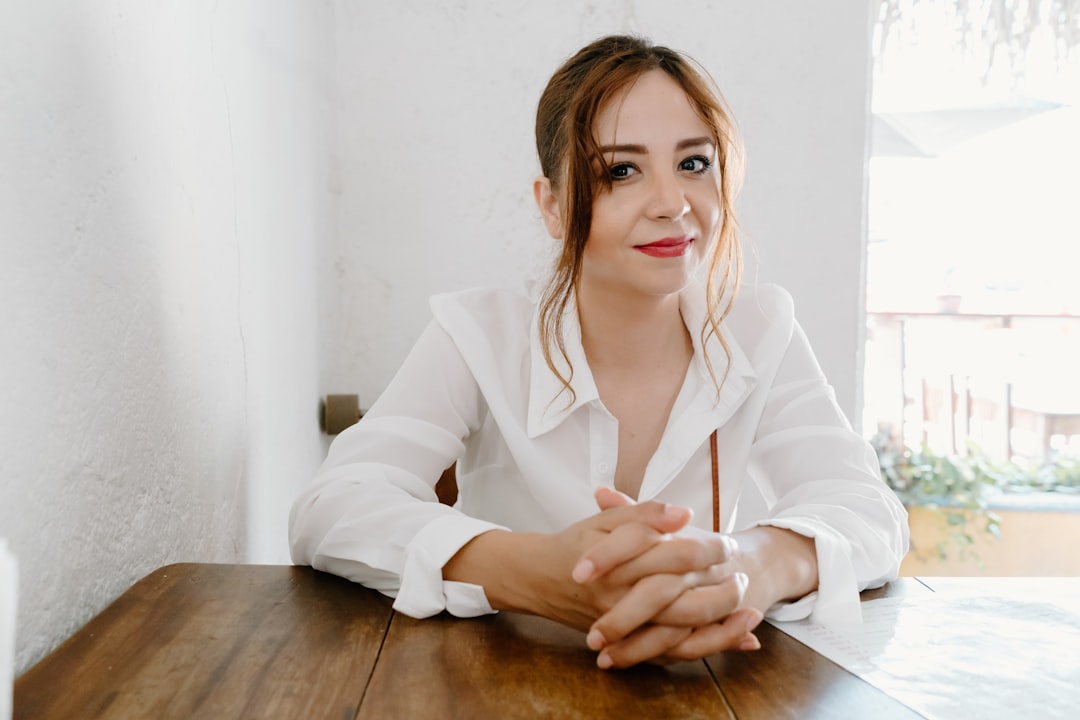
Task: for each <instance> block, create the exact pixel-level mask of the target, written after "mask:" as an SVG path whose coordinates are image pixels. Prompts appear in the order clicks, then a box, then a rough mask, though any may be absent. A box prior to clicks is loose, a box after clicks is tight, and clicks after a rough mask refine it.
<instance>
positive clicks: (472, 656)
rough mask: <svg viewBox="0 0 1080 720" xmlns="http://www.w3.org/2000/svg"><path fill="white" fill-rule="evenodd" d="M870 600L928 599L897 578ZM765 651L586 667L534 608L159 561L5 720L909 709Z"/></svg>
mask: <svg viewBox="0 0 1080 720" xmlns="http://www.w3.org/2000/svg"><path fill="white" fill-rule="evenodd" d="M884 592H890V593H911V592H927V593H928V592H930V590H928V589H927V588H926V587H925V586H924V585H922V584H920V583H919V582H918V581H916V580H913V579H902V580H901V581H899V582H897V583H894V584H891V585H890V587H889V589H888V590H884V591H877V592H876V593H871V594H870V595H869V596H874V595H880V594H882V593H884ZM759 634H760V637H761V641H762V645H763V648H762V650H760V651H757V652H754V653H728V654H723V655H717V656H714V657H710V658H707V659H706V660H705V661H698V662H691V663H682V664H679V665H675V666H670V667H655V666H649V665H644V666H640V667H636V668H631V669H628V670H621V671H602V670H599V669H597V667H596V664H595V663H596V654H595V653H593V652H592V651H590V650H589V649H588V648H587V647H586V646H585V639H584V636H583V634H582V633H580V632H577V631H575V630H571V629H569V628H566V627H563V626H561V625H558V624H556V623H554V622H551V621H548V620H544V619H542V618H537V617H531V616H525V615H518V614H514V613H501V614H499V615H492V616H486V617H481V618H474V619H460V618H453V617H450V616H448V615H445V614H444V615H440V616H437V617H434V618H428V619H425V620H414V619H412V618H409V617H406V616H404V615H400V614H396V613H394V612H393V610H392V609H391V601H390V600H389V599H388V598H386V597H384V596H382V595H380V594H379V593H377V592H375V591H373V590H368V589H366V588H363V587H361V586H359V585H356V584H354V583H351V582H349V581H347V580H344V579H342V578H338V577H335V576H332V575H328V574H325V573H321V572H317V571H314V570H311V569H310V568H300V567H289V566H256V565H197V564H182V565H170V566H168V567H164V568H162V569H160V570H157V571H155V572H153V573H151V574H150V575H148V576H147V577H145V578H144V579H142V580H140V581H139V582H138V583H136V584H135V585H134V586H133V587H132V588H131V589H130V590H129V591H128V592H126V593H125V594H124V595H122V596H121V597H120V598H119V599H117V600H116V602H114V603H113V604H112V605H110V606H109V607H108V608H106V609H105V610H104V611H103V612H102V613H101V614H100V615H98V616H97V617H95V618H94V619H93V620H91V621H90V622H89V623H88V624H87V625H86V626H85V627H84V628H83V629H81V630H80V631H79V632H77V633H76V634H75V635H74V636H72V637H71V638H70V639H69V640H68V641H67V642H65V643H64V644H63V645H61V646H60V647H59V648H57V649H56V650H54V651H53V652H52V653H50V654H49V655H48V656H46V657H45V658H44V659H43V660H42V661H41V662H39V663H38V664H37V665H35V666H34V667H32V668H31V669H30V670H29V671H27V672H26V673H25V674H24V675H23V676H21V677H19V678H18V679H17V680H16V681H15V694H14V718H15V719H16V720H31V719H33V720H52V719H54V718H63V720H69V719H71V718H124V719H125V720H126V719H128V718H154V719H155V720H158V719H161V718H184V719H185V720H186V719H189V718H213V719H214V720H217V719H228V718H287V719H289V720H294V719H301V720H309V719H310V720H319V719H321V718H330V719H332V720H345V719H350V720H351V719H352V718H362V719H368V720H373V719H375V718H379V719H382V718H410V719H411V718H424V719H427V718H431V719H433V720H439V719H441V718H467V719H469V720H474V719H483V718H500V719H503V718H506V719H511V720H512V719H514V718H608V717H617V718H620V720H627V719H629V718H639V717H640V718H650V719H654V718H724V719H728V720H731V719H737V720H748V719H749V720H753V719H756V718H761V719H767V720H783V719H785V718H799V719H800V720H802V719H804V718H830V719H831V718H848V717H850V718H875V719H876V718H884V719H885V720H892V719H893V718H897V719H899V718H904V719H905V720H907V719H910V718H918V717H919V716H918V715H917V714H915V713H914V712H912V711H911V710H908V709H907V708H906V707H904V706H903V705H901V704H900V703H899V702H897V701H895V700H892V699H891V698H889V697H888V696H886V695H884V694H883V693H881V692H879V691H878V690H876V689H874V688H873V687H871V686H870V685H868V684H866V683H864V682H863V681H862V680H859V679H858V678H857V677H855V676H853V675H851V674H850V673H848V672H846V671H844V670H843V669H841V668H840V667H838V666H836V665H834V664H833V663H832V662H830V661H828V660H826V659H825V658H824V657H822V656H821V655H818V654H817V653H815V652H813V651H812V650H810V649H809V648H807V647H805V646H804V645H802V644H801V643H799V642H798V641H796V640H794V639H792V638H791V637H789V636H787V635H785V634H784V633H781V632H779V631H777V630H775V629H774V628H772V627H770V626H768V625H762V626H761V628H760V629H759Z"/></svg>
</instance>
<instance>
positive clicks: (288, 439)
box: [0, 0, 335, 672]
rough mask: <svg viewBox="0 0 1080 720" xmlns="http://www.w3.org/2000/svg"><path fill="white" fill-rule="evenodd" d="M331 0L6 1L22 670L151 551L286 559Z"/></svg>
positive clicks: (2, 462) (6, 168)
mask: <svg viewBox="0 0 1080 720" xmlns="http://www.w3.org/2000/svg"><path fill="white" fill-rule="evenodd" d="M332 25H333V8H332V6H331V5H330V3H328V2H323V3H315V2H307V3H295V2H284V1H282V2H274V3H267V2H255V1H254V0H251V1H249V2H242V1H232V2H230V1H229V0H221V1H220V2H211V1H210V0H200V1H190V2H179V1H177V2H169V3H146V2H141V1H140V0H94V1H92V0H84V1H80V2H59V1H48V2H33V3H31V2H22V3H18V4H16V3H14V2H4V3H3V7H2V10H0V332H2V340H0V373H2V375H0V387H2V389H3V390H2V401H0V537H7V538H8V540H9V541H10V543H11V546H12V548H13V550H14V552H15V553H16V554H17V556H18V558H19V566H20V570H21V573H20V575H21V577H20V612H19V623H18V653H17V661H16V671H17V672H19V671H21V670H25V669H26V668H27V667H28V666H29V665H30V664H31V663H32V662H33V661H35V660H37V659H38V658H39V657H40V656H41V655H42V654H44V653H45V652H47V651H48V650H49V649H50V648H51V647H53V646H54V645H56V644H57V643H59V642H60V641H61V640H63V639H64V638H65V637H66V636H67V635H69V634H70V633H71V632H73V631H74V630H76V629H77V628H78V627H79V626H80V625H81V624H82V623H83V622H85V621H86V620H87V619H88V618H89V617H90V616H92V615H93V614H94V613H96V612H97V611H99V610H100V609H101V608H102V607H103V606H104V605H106V604H107V603H108V602H109V601H111V600H112V599H113V598H114V597H116V596H117V595H118V594H119V593H121V592H122V591H123V590H124V589H126V588H127V587H129V586H130V585H131V584H132V583H133V582H134V581H136V580H137V579H138V578H139V577H141V576H143V575H145V574H146V573H147V572H149V571H151V570H153V569H154V568H156V567H158V566H160V565H163V564H165V563H169V562H175V561H225V562H235V561H242V560H256V561H276V562H286V561H287V559H288V556H287V553H286V544H285V513H286V511H287V507H288V503H289V500H290V498H291V497H292V495H293V494H294V493H295V491H296V489H297V488H298V487H299V484H300V483H302V482H303V481H304V479H305V478H307V477H309V476H310V475H311V473H312V472H313V469H314V467H315V465H316V464H317V462H318V461H319V459H320V456H321V452H322V443H321V441H320V438H319V434H318V428H317V424H316V422H315V418H316V410H317V401H318V397H319V394H320V392H322V388H321V386H320V381H319V378H320V375H321V373H322V366H323V364H324V363H325V362H326V355H325V354H324V353H322V351H321V343H322V338H323V336H324V333H323V330H322V325H324V324H325V319H324V318H325V317H326V314H325V313H324V312H322V310H321V308H323V307H325V306H329V304H330V303H329V301H328V298H329V296H330V294H331V293H332V288H333V284H332V277H327V278H325V279H327V281H328V282H327V283H326V284H324V285H323V286H322V287H323V288H324V289H322V290H321V289H320V284H319V279H320V276H321V273H323V270H324V268H325V267H327V266H328V265H330V258H329V255H328V253H329V252H330V251H331V243H330V238H331V237H332V234H333V221H334V220H333V212H332V210H331V208H332V204H333V203H332V195H331V193H330V192H329V189H328V183H329V176H330V169H329V168H330V162H331V157H332V152H331V147H332V144H333V136H334V130H333V125H334V115H333V110H334V108H333V105H334V103H333V97H334V92H335V91H334V77H335V75H334V73H335V70H334V65H333V38H334V33H333V29H332Z"/></svg>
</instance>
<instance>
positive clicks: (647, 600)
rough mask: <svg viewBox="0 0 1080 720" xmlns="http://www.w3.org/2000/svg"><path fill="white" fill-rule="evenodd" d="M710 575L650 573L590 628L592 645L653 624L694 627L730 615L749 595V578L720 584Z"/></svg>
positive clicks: (735, 577) (736, 577) (608, 642)
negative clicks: (713, 581)
mask: <svg viewBox="0 0 1080 720" xmlns="http://www.w3.org/2000/svg"><path fill="white" fill-rule="evenodd" d="M712 580H714V578H711V577H708V574H707V573H705V574H701V573H685V574H683V575H650V576H649V577H646V578H644V579H642V580H641V581H640V582H638V583H637V584H636V585H634V586H633V587H632V588H631V589H630V591H629V592H628V593H626V595H624V596H623V597H622V599H621V600H619V601H618V602H617V603H615V605H614V606H613V607H612V608H611V609H610V610H608V611H607V612H606V613H604V614H603V615H601V616H600V617H599V618H597V620H596V622H594V623H593V624H592V627H590V628H589V635H588V640H589V647H592V648H593V649H594V650H598V649H600V648H602V647H605V646H608V645H611V644H613V643H617V642H621V641H622V640H623V639H624V638H626V637H628V636H629V635H630V634H632V633H633V632H635V631H636V630H637V629H638V628H640V627H641V626H643V625H646V624H649V623H660V624H664V625H675V626H685V627H694V626H697V625H704V624H708V623H712V622H716V621H717V620H719V619H721V618H724V617H727V616H728V615H729V614H731V613H732V612H734V611H735V609H736V608H737V607H738V606H739V603H740V602H742V598H743V597H744V596H745V594H746V585H747V577H746V575H744V574H742V573H736V574H735V575H731V576H728V578H727V579H726V580H723V581H722V582H719V583H716V584H707V585H704V586H702V587H699V585H700V584H702V583H710V582H712Z"/></svg>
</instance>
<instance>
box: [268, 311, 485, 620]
mask: <svg viewBox="0 0 1080 720" xmlns="http://www.w3.org/2000/svg"><path fill="white" fill-rule="evenodd" d="M482 407H483V402H482V398H481V397H480V393H479V391H478V389H477V386H476V383H475V381H474V380H473V377H472V375H471V374H470V373H469V370H468V368H467V367H466V365H465V363H464V362H463V360H462V359H461V356H460V354H459V353H458V351H457V349H456V347H455V345H454V343H453V341H452V340H451V339H450V337H449V336H448V335H447V333H446V332H445V331H444V330H443V329H442V328H441V327H440V326H439V325H438V324H436V323H432V324H431V325H429V327H428V328H427V329H426V330H425V332H424V333H423V335H422V336H421V338H420V339H419V341H418V342H417V344H416V346H415V347H414V348H413V350H412V352H411V353H410V354H409V357H408V358H407V359H406V361H405V363H404V364H403V365H402V367H401V368H400V370H399V372H398V373H397V375H396V376H395V378H394V380H393V382H392V383H391V384H390V385H389V386H388V387H387V389H386V391H385V392H384V393H383V394H382V395H381V396H380V397H379V400H378V401H377V402H376V403H375V405H374V406H373V407H372V408H371V410H370V411H369V412H368V413H367V414H366V415H365V417H364V418H363V419H362V420H361V421H360V422H359V423H358V424H356V425H354V426H353V427H351V428H349V429H347V430H346V431H345V432H343V433H341V435H339V436H338V437H337V438H336V439H335V440H334V442H333V443H332V445H331V448H330V452H329V454H328V456H327V459H326V461H325V462H324V463H323V465H322V468H321V469H320V471H319V473H318V475H317V477H316V479H315V482H314V483H313V484H311V485H310V486H309V487H307V488H306V489H305V490H304V492H303V493H302V494H301V495H300V496H299V497H298V498H297V499H296V501H295V502H294V504H293V508H292V512H291V513H290V518H289V536H290V544H291V548H292V557H293V561H294V562H297V563H302V564H310V565H311V566H312V567H315V568H318V569H320V570H325V571H328V572H332V573H334V574H337V575H341V576H343V577H346V578H349V579H350V580H353V581H355V582H359V583H362V584H364V585H366V586H368V587H372V588H375V589H377V590H379V591H381V592H383V593H385V594H387V595H390V596H392V597H396V598H397V599H396V602H395V604H394V607H395V608H396V609H398V610H400V611H402V612H404V613H406V614H408V615H411V616H414V617H426V616H429V615H433V614H435V613H438V612H440V611H441V610H444V609H446V610H449V611H450V612H452V613H454V614H456V615H462V616H469V615H477V614H482V613H488V612H492V610H491V607H490V605H489V604H488V602H487V599H486V597H485V596H484V593H483V590H482V588H479V587H477V586H473V585H467V584H464V583H452V582H444V581H443V579H442V566H443V565H444V564H445V563H446V561H447V560H449V559H450V557H452V556H453V555H454V553H456V552H457V551H458V550H459V549H460V548H461V547H462V546H463V545H464V544H465V543H467V542H468V541H469V540H471V539H472V538H474V537H476V536H477V535H479V534H481V533H483V532H486V531H488V530H492V529H495V528H498V527H499V526H498V525H495V524H493V523H489V522H485V521H483V520H478V519H475V518H471V517H468V516H466V515H464V514H463V513H461V512H459V511H457V510H455V509H453V508H450V507H447V506H445V505H441V504H440V503H438V501H437V498H436V496H435V492H434V484H435V482H436V481H437V480H438V478H439V476H440V474H441V473H442V471H443V470H444V469H446V468H447V467H448V466H449V465H450V464H451V463H452V462H454V461H455V460H456V459H457V458H458V457H459V456H460V455H461V453H462V450H463V444H462V440H463V438H465V437H466V436H467V435H468V434H469V433H470V432H471V431H473V430H475V429H476V427H477V425H478V423H479V422H480V419H481V413H482Z"/></svg>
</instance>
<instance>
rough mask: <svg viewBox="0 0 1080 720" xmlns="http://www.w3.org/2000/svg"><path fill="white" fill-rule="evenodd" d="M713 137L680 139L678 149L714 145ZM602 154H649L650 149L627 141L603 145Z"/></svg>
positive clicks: (601, 147) (676, 145)
mask: <svg viewBox="0 0 1080 720" xmlns="http://www.w3.org/2000/svg"><path fill="white" fill-rule="evenodd" d="M712 144H713V139H712V138H711V137H706V136H702V137H695V138H687V139H686V140H680V141H679V142H678V143H676V144H675V149H676V150H685V149H686V148H691V147H698V146H700V145H712ZM599 150H600V154H601V155H608V154H610V153H632V154H637V155H648V154H649V149H648V148H647V147H645V146H644V145H637V144H634V143H626V144H622V145H601V146H600V148H599Z"/></svg>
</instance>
